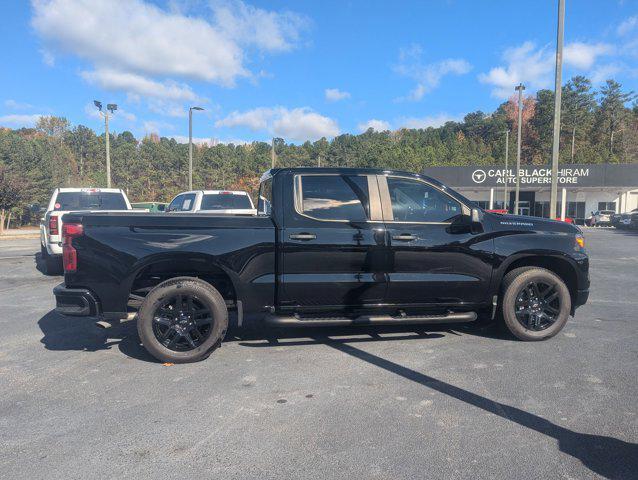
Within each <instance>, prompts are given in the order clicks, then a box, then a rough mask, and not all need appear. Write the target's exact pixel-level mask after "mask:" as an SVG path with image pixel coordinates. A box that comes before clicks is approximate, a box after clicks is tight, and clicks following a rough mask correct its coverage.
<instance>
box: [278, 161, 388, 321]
mask: <svg viewBox="0 0 638 480" xmlns="http://www.w3.org/2000/svg"><path fill="white" fill-rule="evenodd" d="M289 175H291V176H292V178H291V179H290V180H289V182H290V181H291V183H292V184H293V185H294V188H293V189H292V191H290V189H286V191H285V192H284V209H285V210H286V213H287V214H286V215H285V220H284V222H285V224H284V228H283V230H282V235H281V237H280V242H281V243H280V244H281V245H282V247H283V248H282V259H281V260H282V269H281V272H280V276H279V280H280V292H279V305H280V307H281V308H282V309H284V310H285V309H290V310H295V311H310V310H324V311H325V310H331V309H334V310H348V309H356V308H357V307H361V306H363V305H368V304H375V303H379V302H381V301H382V300H383V298H384V296H385V291H386V277H385V258H386V256H387V250H386V240H385V238H386V236H385V227H384V224H383V221H382V217H381V206H380V205H381V204H380V200H379V190H378V185H377V177H376V176H375V175H357V174H345V175H344V174H335V173H325V174H323V173H308V174H304V173H294V172H291V173H290V174H289ZM286 195H288V197H286Z"/></svg>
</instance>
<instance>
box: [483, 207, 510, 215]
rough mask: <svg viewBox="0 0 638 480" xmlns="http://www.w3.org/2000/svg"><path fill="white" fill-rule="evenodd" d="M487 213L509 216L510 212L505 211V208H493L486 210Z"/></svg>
mask: <svg viewBox="0 0 638 480" xmlns="http://www.w3.org/2000/svg"><path fill="white" fill-rule="evenodd" d="M485 211H486V212H490V213H498V214H500V215H507V214H508V213H509V212H508V211H507V210H506V209H504V208H492V209H488V210H485Z"/></svg>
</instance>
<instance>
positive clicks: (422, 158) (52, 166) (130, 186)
mask: <svg viewBox="0 0 638 480" xmlns="http://www.w3.org/2000/svg"><path fill="white" fill-rule="evenodd" d="M562 98H563V103H562V105H563V109H562V110H563V114H562V118H561V149H560V162H561V163H606V162H608V163H633V162H636V161H638V103H636V102H635V100H636V97H635V95H634V93H633V92H628V91H625V90H624V89H623V87H622V85H620V84H619V83H617V82H616V81H614V80H607V81H606V82H605V84H604V85H602V87H601V88H600V89H598V90H596V89H594V88H593V86H592V83H591V81H590V80H589V79H587V78H585V77H583V76H577V77H573V78H572V79H570V80H569V81H568V82H567V83H566V85H565V86H564V87H563V92H562ZM632 102H633V105H632V106H631V107H629V105H631V104H632ZM553 113H554V93H553V91H551V90H540V91H538V92H537V93H536V95H535V96H529V97H526V98H525V99H524V107H523V121H522V131H523V133H522V145H523V146H522V157H521V158H522V163H523V164H533V165H547V164H549V163H550V161H551V147H552V135H553V130H552V128H553ZM517 121H518V106H517V99H516V98H515V97H512V98H510V99H509V100H508V101H507V102H504V103H502V104H501V105H499V107H498V108H497V109H496V110H495V111H494V112H492V113H489V114H488V113H484V112H481V111H476V112H472V113H468V114H467V115H466V116H465V117H464V118H463V120H461V121H458V122H456V121H450V122H447V123H446V124H445V125H442V126H440V127H436V128H435V127H429V128H424V129H399V130H395V131H385V132H377V131H374V130H372V129H370V130H368V131H366V132H364V133H362V134H360V135H353V134H343V135H339V136H337V137H335V138H334V139H332V140H330V141H329V140H327V139H325V138H322V139H320V140H317V141H315V142H305V143H303V144H299V145H296V144H290V143H286V142H285V140H284V139H280V138H279V139H275V141H274V148H275V153H276V163H277V166H281V167H296V166H316V165H322V166H348V167H382V168H393V169H399V170H408V171H413V172H418V171H421V170H422V169H423V168H424V167H429V166H453V165H454V166H463V165H471V166H474V165H502V164H503V163H504V159H505V131H506V130H510V132H511V134H510V143H509V150H510V151H509V158H510V162H512V161H514V160H515V158H516V131H517V126H518V125H517ZM110 147H111V150H110V152H111V175H112V183H113V186H115V187H118V188H122V189H124V190H125V191H126V192H127V194H128V195H129V198H130V199H131V201H164V202H166V201H169V200H170V199H171V198H172V197H173V196H174V195H176V194H177V193H178V192H180V191H184V190H185V189H186V188H187V185H188V177H187V175H188V145H186V144H180V143H178V142H176V141H175V140H174V139H170V138H165V137H159V136H158V135H156V134H151V135H147V136H145V137H144V138H142V139H136V138H135V136H134V135H133V134H132V133H131V132H128V131H124V132H121V133H111V134H110ZM193 164H194V175H193V185H194V188H210V189H218V188H219V189H225V188H227V189H231V188H232V189H243V190H248V191H250V192H251V193H253V194H254V193H255V190H256V189H257V187H258V182H259V177H260V175H261V173H263V172H264V171H265V170H267V169H268V168H270V165H271V146H270V144H268V143H265V142H252V143H249V144H244V145H233V144H217V145H214V146H208V145H198V146H195V147H194V151H193ZM510 164H511V163H510ZM65 186H74V187H79V186H94V187H100V186H102V187H103V186H106V173H105V136H104V134H96V133H95V132H94V131H93V130H91V129H90V128H88V127H86V126H84V125H76V126H72V125H70V124H69V122H68V121H67V120H66V119H65V118H63V117H42V118H40V120H39V121H38V123H37V125H36V127H35V128H21V129H15V130H14V129H8V128H0V213H2V215H0V217H1V218H0V228H2V226H3V224H4V223H5V220H4V217H6V216H7V214H8V212H12V215H13V217H14V218H15V219H19V221H23V222H28V221H30V220H31V218H30V215H29V211H28V208H27V206H28V205H33V204H39V205H46V202H47V201H48V199H49V197H50V195H51V192H52V190H53V189H54V188H56V187H65Z"/></svg>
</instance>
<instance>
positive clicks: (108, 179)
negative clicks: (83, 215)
mask: <svg viewBox="0 0 638 480" xmlns="http://www.w3.org/2000/svg"><path fill="white" fill-rule="evenodd" d="M93 105H95V106H96V107H97V109H98V110H99V112H100V115H102V116H103V117H104V132H105V134H106V136H105V138H104V139H105V141H106V188H111V150H110V142H109V140H110V137H109V112H111V115H113V114H114V113H115V110H117V105H116V104H115V103H108V104H107V105H106V112H103V111H102V102H100V101H98V100H93Z"/></svg>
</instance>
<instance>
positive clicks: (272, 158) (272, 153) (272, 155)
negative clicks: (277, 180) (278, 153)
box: [270, 137, 275, 168]
mask: <svg viewBox="0 0 638 480" xmlns="http://www.w3.org/2000/svg"><path fill="white" fill-rule="evenodd" d="M270 168H275V139H274V137H273V139H272V140H271V144H270Z"/></svg>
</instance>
